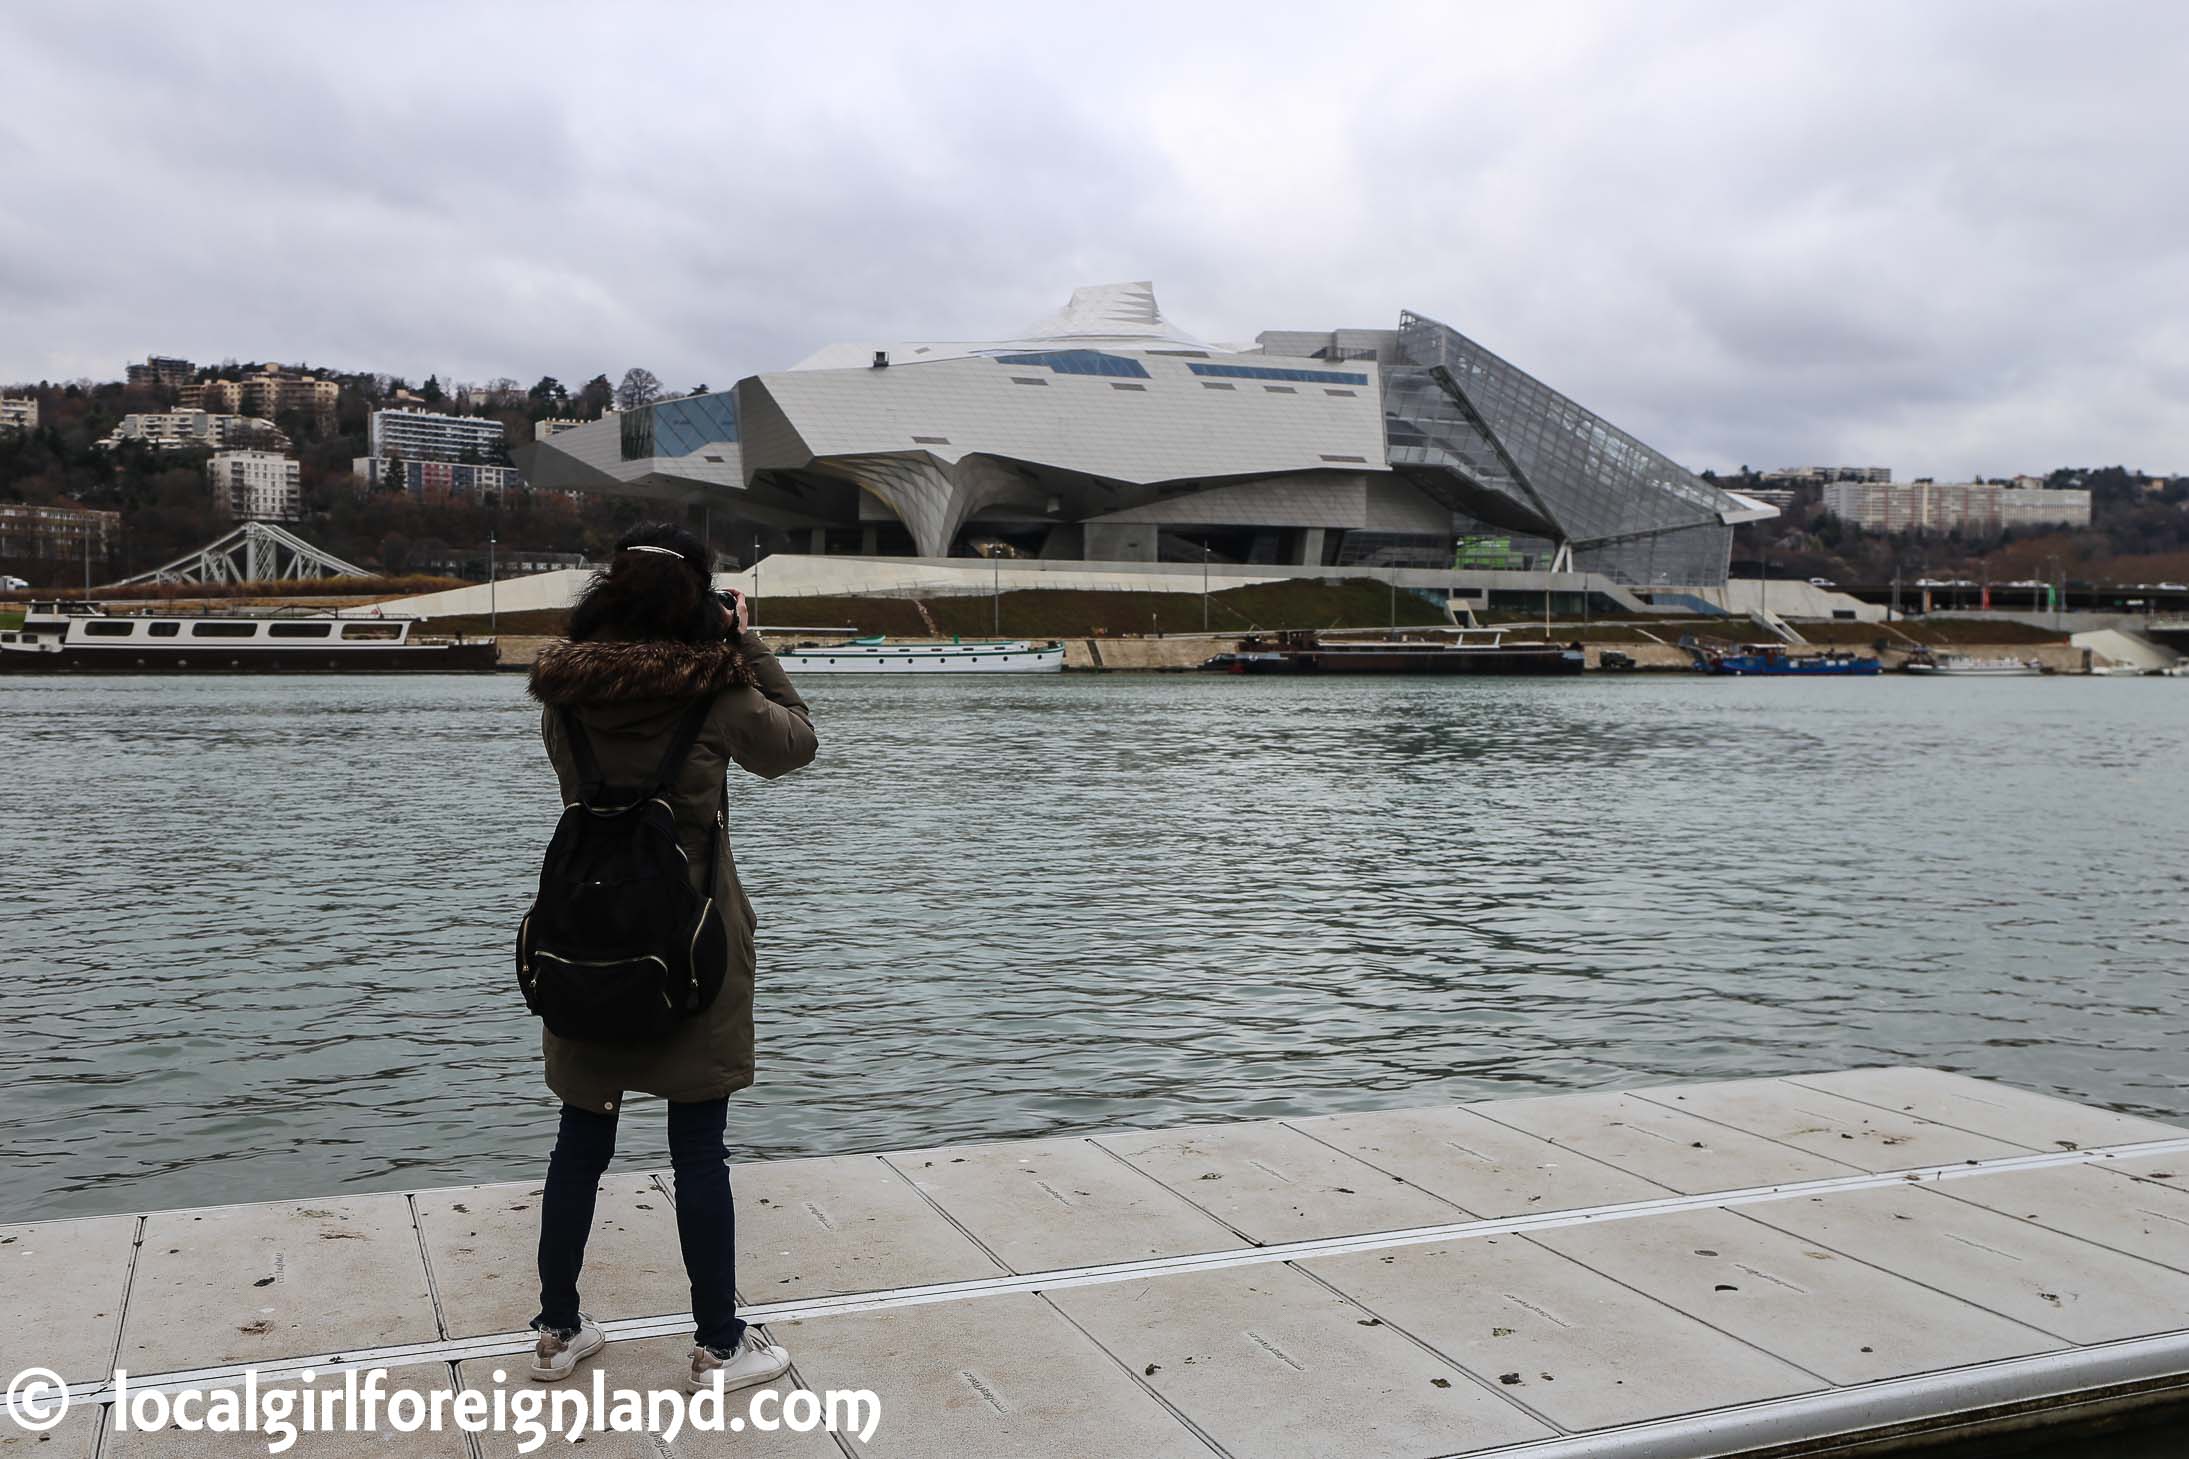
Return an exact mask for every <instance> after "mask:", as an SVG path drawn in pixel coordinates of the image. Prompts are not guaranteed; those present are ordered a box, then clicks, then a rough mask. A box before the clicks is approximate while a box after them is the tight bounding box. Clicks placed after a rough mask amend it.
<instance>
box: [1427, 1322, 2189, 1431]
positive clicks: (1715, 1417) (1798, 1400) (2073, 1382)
mask: <svg viewBox="0 0 2189 1459" xmlns="http://www.w3.org/2000/svg"><path fill="white" fill-rule="evenodd" d="M2184 1374H2189V1328H2177V1329H2175V1330H2174V1331H2172V1332H2163V1333H2154V1334H2150V1335H2148V1336H2144V1337H2131V1338H2121V1339H2119V1340H2117V1341H2114V1342H2105V1343H2093V1344H2091V1345H2089V1346H2087V1347H2079V1348H2067V1349H2064V1350H2058V1351H2053V1352H2045V1353H2033V1354H2029V1355H2026V1356H2023V1357H2018V1358H1998V1359H1994V1360H1993V1361H1991V1362H1988V1363H1966V1364H1963V1365H1961V1366H1960V1367H1955V1368H1937V1369H1933V1370H1932V1371H1930V1372H1928V1373H1915V1374H1910V1375H1908V1376H1906V1377H1900V1378H1877V1379H1872V1380H1871V1381H1869V1382H1866V1383H1855V1384H1849V1385H1848V1386H1846V1387H1840V1388H1828V1389H1826V1390H1824V1391H1823V1392H1821V1393H1795V1394H1789V1395H1787V1396H1786V1397H1783V1398H1766V1399H1761V1400H1758V1401H1757V1402H1754V1403H1747V1404H1736V1405H1733V1406H1732V1407H1729V1408H1713V1409H1703V1410H1700V1411H1698V1412H1695V1413H1686V1414H1678V1415H1675V1416H1673V1417H1669V1418H1661V1419H1648V1420H1644V1421H1643V1422H1640V1423H1632V1424H1621V1425H1618V1426H1617V1427H1614V1428H1609V1429H1597V1430H1593V1431H1591V1432H1589V1433H1585V1434H1575V1435H1570V1436H1567V1437H1562V1438H1548V1439H1528V1440H1525V1441H1523V1442H1521V1443H1518V1444H1503V1445H1500V1446H1498V1447H1497V1448H1494V1449H1469V1450H1463V1451H1459V1452H1456V1453H1450V1454H1443V1455H1439V1456H1437V1459H1668V1456H1672V1455H1690V1454H1747V1453H1751V1452H1760V1451H1763V1450H1770V1451H1771V1452H1774V1453H1776V1452H1780V1446H1783V1445H1788V1444H1794V1443H1807V1442H1813V1441H1814V1440H1815V1439H1817V1438H1818V1437H1820V1436H1821V1435H1822V1434H1824V1433H1826V1432H1830V1433H1834V1434H1843V1435H1846V1436H1848V1437H1850V1438H1853V1437H1858V1436H1863V1435H1870V1434H1874V1433H1876V1432H1877V1431H1878V1430H1881V1429H1885V1428H1889V1427H1893V1426H1897V1425H1902V1424H1911V1423H1912V1424H1922V1423H1925V1422H1934V1423H1935V1422H1945V1421H1949V1420H1961V1421H1965V1420H1966V1419H1967V1418H1968V1417H1969V1416H1970V1415H1971V1414H1972V1413H1975V1414H1979V1415H1981V1414H1982V1413H1984V1412H1985V1411H1987V1410H2002V1411H2004V1410H2012V1411H2014V1412H2017V1413H2023V1412H2028V1411H2033V1410H2041V1408H2042V1407H2044V1406H2045V1404H2044V1398H2045V1397H2051V1398H2060V1399H2070V1400H2072V1399H2076V1398H2079V1397H2081V1396H2083V1395H2084V1394H2086V1393H2087V1392H2088V1391H2089V1390H2090V1389H2092V1388H2096V1387H2116V1388H2117V1387H2122V1386H2142V1387H2152V1386H2156V1385H2165V1386H2168V1387H2181V1386H2183V1384H2182V1382H2181V1379H2182V1377H2183V1375H2184ZM2033 1382H2035V1383H2042V1384H2047V1385H2049V1386H2048V1387H2047V1389H2046V1390H2045V1394H2044V1397H2038V1398H2032V1396H2031V1394H2030V1391H2029V1388H2030V1384H2031V1383H2033ZM1972 1390H1974V1391H1975V1392H1976V1393H1977V1394H1978V1395H1979V1396H1978V1401H1977V1402H1976V1403H1975V1404H1971V1403H1970V1402H1969V1399H1970V1395H1971V1392H1972ZM1826 1424H1830V1425H1832V1426H1833V1427H1832V1428H1830V1429H1829V1430H1827V1429H1826V1428H1825V1427H1824V1425H1826Z"/></svg>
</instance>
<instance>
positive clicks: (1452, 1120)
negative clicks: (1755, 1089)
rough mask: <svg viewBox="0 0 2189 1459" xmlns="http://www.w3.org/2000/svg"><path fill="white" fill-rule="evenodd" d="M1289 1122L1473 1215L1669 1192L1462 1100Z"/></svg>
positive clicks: (1601, 1203)
mask: <svg viewBox="0 0 2189 1459" xmlns="http://www.w3.org/2000/svg"><path fill="white" fill-rule="evenodd" d="M1287 1123H1289V1124H1290V1125H1291V1126H1292V1127H1293V1128H1294V1129H1296V1130H1298V1131H1300V1132H1301V1133H1302V1134H1304V1135H1308V1136H1311V1137H1312V1138H1314V1139H1317V1140H1321V1141H1323V1142H1325V1143H1326V1144H1329V1145H1333V1146H1335V1147H1336V1148H1338V1149H1340V1150H1343V1151H1345V1152H1346V1153H1347V1154H1349V1155H1352V1156H1354V1157H1355V1158H1356V1159H1359V1160H1363V1161H1366V1162H1367V1163H1368V1164H1370V1165H1373V1166H1375V1167H1376V1168H1377V1169H1379V1170H1388V1171H1390V1172H1391V1173H1392V1174H1393V1175H1396V1176H1399V1177H1401V1178H1403V1179H1405V1180H1407V1181H1408V1182H1410V1183H1412V1184H1414V1185H1418V1186H1420V1187H1421V1188H1422V1189H1423V1190H1426V1191H1429V1192H1431V1193H1432V1194H1434V1195H1438V1196H1441V1197H1443V1198H1444V1199H1445V1200H1447V1201H1450V1202H1451V1203H1452V1204H1453V1205H1455V1206H1458V1207H1459V1208H1460V1209H1462V1210H1464V1211H1466V1212H1467V1213H1468V1214H1469V1215H1472V1216H1478V1217H1483V1218H1496V1217H1503V1216H1522V1215H1533V1214H1537V1213H1540V1212H1547V1211H1571V1210H1578V1209H1580V1208H1582V1207H1585V1206H1608V1205H1616V1204H1619V1203H1622V1202H1626V1201H1646V1200H1651V1199H1655V1198H1657V1197H1661V1196H1664V1195H1665V1194H1667V1190H1666V1188H1665V1187H1664V1186H1661V1185H1658V1184H1657V1183H1656V1182H1654V1181H1648V1180H1644V1179H1642V1178H1641V1177H1640V1176H1638V1175H1629V1174H1628V1173H1627V1172H1625V1171H1623V1170H1617V1169H1614V1168H1613V1167H1611V1166H1609V1165H1606V1164H1604V1163H1603V1162H1602V1161H1600V1160H1591V1159H1589V1158H1588V1157H1587V1156H1584V1155H1580V1154H1577V1153H1576V1152H1574V1151H1572V1150H1568V1149H1564V1148H1562V1147H1560V1146H1557V1145H1553V1144H1552V1143H1551V1142H1550V1141H1548V1140H1545V1139H1542V1138H1541V1137H1539V1136H1536V1135H1529V1134H1524V1133H1522V1132H1521V1131H1519V1130H1515V1129H1513V1128H1511V1127H1510V1126H1507V1125H1501V1124H1499V1123H1497V1122H1496V1121H1495V1120H1490V1119H1484V1118H1483V1117H1482V1116H1481V1115H1478V1114H1476V1113H1474V1112H1473V1111H1471V1110H1465V1109H1461V1108H1459V1107H1458V1106H1456V1105H1448V1106H1444V1107H1441V1108H1436V1109H1404V1110H1390V1111H1386V1112H1383V1113H1379V1114H1350V1115H1315V1116H1312V1117H1309V1118H1305V1119H1296V1120H1290V1121H1288V1122H1287Z"/></svg>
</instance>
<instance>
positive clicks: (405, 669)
mask: <svg viewBox="0 0 2189 1459" xmlns="http://www.w3.org/2000/svg"><path fill="white" fill-rule="evenodd" d="M418 626H419V620H418V619H415V618H383V617H380V616H377V615H376V616H374V617H371V618H366V617H362V616H349V617H345V616H343V615H340V614H335V613H325V612H318V613H280V612H248V611H242V612H234V613H217V612H198V613H187V612H173V611H161V610H158V609H148V610H146V611H144V612H142V613H126V614H125V613H109V612H108V611H107V610H106V608H105V606H104V605H103V604H99V603H91V602H84V601H80V600H74V599H69V600H60V601H55V602H46V603H31V604H29V605H27V606H26V607H24V608H21V609H14V608H8V609H5V610H0V674H70V673H79V674H323V673H350V672H367V673H412V674H417V673H449V672H454V671H457V670H472V669H491V668H493V667H494V665H495V663H496V661H497V657H498V654H497V650H496V648H495V645H494V640H493V639H491V638H487V639H472V640H468V641H467V640H464V639H458V638H445V637H427V636H425V635H423V634H420V633H418V632H416V631H415V630H416V629H417V628H418Z"/></svg>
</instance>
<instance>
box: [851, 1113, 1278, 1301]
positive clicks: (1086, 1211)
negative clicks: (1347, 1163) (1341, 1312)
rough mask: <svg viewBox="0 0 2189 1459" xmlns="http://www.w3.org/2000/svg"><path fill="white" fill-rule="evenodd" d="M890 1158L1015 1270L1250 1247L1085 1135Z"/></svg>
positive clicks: (900, 1155) (1014, 1141)
mask: <svg viewBox="0 0 2189 1459" xmlns="http://www.w3.org/2000/svg"><path fill="white" fill-rule="evenodd" d="M887 1158H888V1160H889V1163H890V1164H891V1165H892V1166H894V1167H896V1169H897V1170H898V1171H899V1172H900V1173H901V1174H903V1175H904V1176H905V1177H906V1178H907V1179H909V1180H910V1181H911V1182H912V1183H913V1184H914V1185H916V1186H918V1187H919V1188H920V1189H921V1190H922V1191H924V1192H926V1193H927V1196H928V1198H929V1199H930V1200H932V1201H934V1202H935V1204H936V1205H938V1206H940V1207H942V1209H943V1211H944V1213H945V1214H947V1215H948V1216H949V1217H950V1218H951V1219H952V1220H954V1221H956V1222H957V1223H958V1224H959V1225H960V1226H963V1227H964V1228H965V1229H966V1230H967V1231H968V1232H970V1233H971V1234H972V1235H973V1237H974V1238H975V1239H976V1240H978V1241H979V1242H980V1243H981V1245H982V1246H984V1247H986V1248H987V1249H988V1250H990V1251H992V1252H994V1253H995V1254H996V1256H997V1257H998V1258H1000V1259H1001V1260H1002V1261H1003V1263H1004V1264H1005V1265H1006V1266H1008V1267H1010V1268H1011V1269H1012V1270H1013V1271H1020V1272H1033V1271H1049V1270H1053V1269H1055V1268H1058V1267H1076V1266H1096V1265H1101V1264H1105V1263H1109V1262H1121V1261H1137V1260H1140V1259H1142V1258H1146V1257H1155V1256H1180V1255H1184V1254H1186V1253H1188V1252H1196V1251H1225V1250H1229V1249H1231V1248H1233V1247H1237V1246H1240V1245H1243V1244H1244V1243H1243V1242H1242V1241H1241V1240H1240V1238H1239V1236H1238V1235H1237V1233H1235V1232H1233V1231H1231V1230H1230V1229H1228V1228H1227V1227H1225V1226H1224V1225H1222V1224H1221V1223H1219V1222H1218V1221H1217V1220H1216V1219H1215V1218H1214V1217H1212V1216H1209V1215H1208V1214H1206V1213H1205V1212H1203V1211H1202V1210H1200V1209H1199V1208H1198V1207H1196V1206H1195V1205H1194V1204H1193V1203H1192V1202H1191V1201H1188V1200H1186V1199H1185V1198H1184V1197H1182V1196H1180V1195H1178V1194H1176V1193H1175V1192H1173V1191H1171V1190H1170V1189H1169V1188H1168V1187H1166V1186H1164V1185H1163V1184H1162V1183H1161V1182H1159V1181H1156V1180H1154V1179H1152V1178H1150V1177H1148V1176H1145V1175H1142V1174H1141V1173H1140V1172H1139V1171H1137V1170H1134V1169H1133V1168H1132V1167H1131V1166H1129V1165H1126V1164H1125V1163H1124V1162H1123V1161H1121V1160H1118V1159H1117V1158H1116V1157H1115V1156H1113V1155H1109V1154H1106V1153H1105V1152H1103V1151H1102V1150H1099V1149H1097V1148H1096V1147H1095V1146H1094V1145H1093V1144H1092V1143H1090V1142H1089V1141H1086V1140H1082V1139H1076V1138H1074V1139H1058V1140H1012V1141H1007V1142H1005V1143H1002V1144H997V1145H970V1146H944V1147H941V1148H939V1149H934V1150H910V1151H905V1152H902V1153H897V1154H891V1155H890V1156H889V1157H887Z"/></svg>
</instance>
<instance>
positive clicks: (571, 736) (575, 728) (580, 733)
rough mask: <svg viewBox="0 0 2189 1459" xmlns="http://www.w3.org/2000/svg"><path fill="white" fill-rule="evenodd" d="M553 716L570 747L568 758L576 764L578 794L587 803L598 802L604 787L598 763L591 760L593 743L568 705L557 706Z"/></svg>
mask: <svg viewBox="0 0 2189 1459" xmlns="http://www.w3.org/2000/svg"><path fill="white" fill-rule="evenodd" d="M555 714H556V717H557V718H559V719H560V720H561V721H562V737H563V739H564V741H565V742H566V743H568V745H569V746H570V758H571V759H572V760H574V761H576V762H577V767H578V794H579V795H580V796H582V797H584V798H585V799H586V800H587V801H588V802H590V801H594V800H598V799H599V798H600V793H601V791H602V789H603V788H604V786H603V783H602V781H601V778H600V762H599V761H598V760H595V759H594V758H593V742H592V741H591V740H589V739H587V738H586V736H585V726H584V725H582V724H579V723H578V716H577V714H576V713H575V712H574V711H573V710H572V709H571V708H570V706H569V705H567V704H564V705H559V706H557V707H556V710H555Z"/></svg>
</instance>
